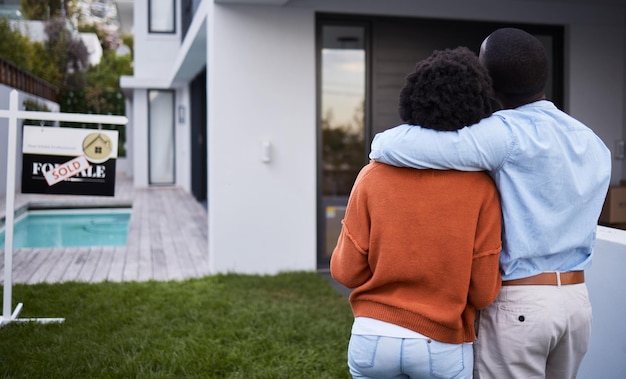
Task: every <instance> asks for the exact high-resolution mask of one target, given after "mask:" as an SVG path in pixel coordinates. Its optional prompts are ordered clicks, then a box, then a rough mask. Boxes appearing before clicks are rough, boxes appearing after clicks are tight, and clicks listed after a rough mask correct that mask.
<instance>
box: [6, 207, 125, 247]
mask: <svg viewBox="0 0 626 379" xmlns="http://www.w3.org/2000/svg"><path fill="white" fill-rule="evenodd" d="M130 211H131V209H130V208H90V209H54V210H28V211H26V212H24V213H23V214H22V215H20V216H18V217H17V218H16V219H15V222H14V227H13V248H14V249H19V248H23V247H29V248H35V247H78V246H123V245H126V238H127V236H128V223H129V221H130ZM4 233H5V231H4V227H3V228H2V229H0V250H4V241H5V236H4Z"/></svg>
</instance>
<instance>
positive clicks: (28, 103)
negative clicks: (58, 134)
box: [23, 99, 54, 126]
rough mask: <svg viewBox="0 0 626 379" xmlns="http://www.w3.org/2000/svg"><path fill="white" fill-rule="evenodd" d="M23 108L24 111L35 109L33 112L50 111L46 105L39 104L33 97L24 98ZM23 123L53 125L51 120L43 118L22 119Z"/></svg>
mask: <svg viewBox="0 0 626 379" xmlns="http://www.w3.org/2000/svg"><path fill="white" fill-rule="evenodd" d="M24 110H25V111H35V112H50V108H48V106H47V105H45V104H41V103H39V102H37V101H36V100H33V99H26V100H24ZM23 124H24V125H42V126H53V125H54V122H53V121H44V120H24V122H23Z"/></svg>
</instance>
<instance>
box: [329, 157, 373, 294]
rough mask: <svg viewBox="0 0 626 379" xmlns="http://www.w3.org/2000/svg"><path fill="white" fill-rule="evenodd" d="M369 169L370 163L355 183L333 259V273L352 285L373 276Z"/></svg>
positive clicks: (344, 283)
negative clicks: (366, 179)
mask: <svg viewBox="0 0 626 379" xmlns="http://www.w3.org/2000/svg"><path fill="white" fill-rule="evenodd" d="M368 171H369V167H368V166H366V167H365V168H364V169H363V170H362V171H361V173H360V174H359V176H358V177H357V179H356V181H355V183H354V187H353V188H352V192H351V193H350V198H349V199H348V206H347V208H346V215H345V218H344V219H343V221H342V222H341V224H342V226H341V233H340V234H339V240H338V241H337V246H336V247H335V250H334V251H333V254H332V256H331V258H330V273H331V276H332V277H333V279H335V280H336V281H337V282H339V283H341V284H343V285H344V286H346V287H348V288H356V287H358V286H360V285H362V284H363V283H365V282H366V281H367V280H369V279H370V278H371V277H372V271H371V269H370V266H369V262H368V250H369V246H368V244H369V233H370V218H369V211H368V207H367V200H366V198H367V195H366V194H365V192H366V191H365V186H364V185H363V184H362V179H363V177H364V176H366V173H367V172H368Z"/></svg>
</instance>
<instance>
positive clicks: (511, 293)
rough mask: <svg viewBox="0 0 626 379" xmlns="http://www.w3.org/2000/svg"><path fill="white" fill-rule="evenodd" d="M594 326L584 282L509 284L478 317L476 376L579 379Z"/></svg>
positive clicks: (502, 378)
mask: <svg viewBox="0 0 626 379" xmlns="http://www.w3.org/2000/svg"><path fill="white" fill-rule="evenodd" d="M591 322H592V315H591V303H590V302H589V294H588V292H587V286H586V285H585V284H584V283H582V284H572V285H563V286H556V285H520V286H503V287H502V290H501V291H500V294H499V295H498V298H497V299H496V301H495V302H494V303H493V304H491V305H490V306H489V307H487V308H486V309H483V310H482V311H480V312H479V314H478V315H477V325H478V327H477V333H478V337H477V339H476V342H475V343H474V378H478V379H490V378H494V379H534V378H547V379H560V378H563V379H566V378H567V379H571V378H575V377H576V373H577V372H578V368H579V367H580V363H581V362H582V359H583V357H584V355H585V353H586V352H587V347H588V345H589V336H590V334H591Z"/></svg>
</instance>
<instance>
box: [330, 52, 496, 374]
mask: <svg viewBox="0 0 626 379" xmlns="http://www.w3.org/2000/svg"><path fill="white" fill-rule="evenodd" d="M491 95H492V93H491V80H490V78H489V75H488V74H487V72H486V70H485V69H484V68H483V67H482V66H481V65H480V63H479V61H478V57H477V56H476V55H475V54H474V53H473V52H471V51H470V50H469V49H467V48H465V47H458V48H456V49H447V50H443V51H435V52H433V54H432V55H431V56H429V57H428V58H426V59H424V60H423V61H420V62H418V63H417V65H416V66H415V70H414V71H413V72H412V73H410V74H409V75H408V76H407V78H406V84H405V86H404V87H403V88H402V90H401V92H400V102H399V103H400V106H399V111H400V116H401V118H402V120H403V121H404V122H405V123H407V124H412V125H420V126H422V127H424V128H428V129H432V133H433V136H434V138H436V136H437V134H438V133H444V134H447V133H455V130H457V129H461V128H463V127H464V126H465V125H471V124H473V123H476V122H478V121H480V120H481V119H482V118H484V117H487V116H489V115H490V114H491V110H492V109H491V104H492V102H491ZM500 212H501V211H500V203H499V197H498V193H497V191H496V188H495V185H494V184H493V182H492V180H491V178H490V177H489V176H488V175H487V174H485V173H483V172H460V171H438V170H414V169H409V168H398V167H393V166H388V165H385V164H381V163H377V162H371V163H370V164H368V165H367V166H365V167H364V168H363V169H362V170H361V172H360V173H359V175H358V177H357V179H356V181H355V183H354V186H353V189H352V192H351V194H350V199H349V200H348V206H347V209H346V215H345V218H344V220H343V222H342V230H341V234H340V236H339V240H338V242H337V246H336V248H335V250H334V252H333V254H332V257H331V265H330V269H331V274H332V276H333V278H334V279H335V280H336V281H338V282H339V283H341V284H343V285H345V286H346V287H348V288H351V289H353V290H352V292H351V294H350V305H351V307H352V311H353V313H354V317H355V319H354V323H353V326H352V336H351V338H350V343H349V347H348V366H349V369H350V373H351V374H352V376H353V377H354V378H413V379H416V378H471V377H472V370H473V349H472V342H473V341H474V339H475V331H474V318H475V311H476V310H477V309H481V308H484V307H486V306H488V305H489V304H490V303H491V302H492V301H493V300H494V299H495V297H496V296H497V294H498V291H499V289H500V282H501V277H500V274H499V271H498V258H499V254H500V250H501V240H500V232H501V216H500Z"/></svg>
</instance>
